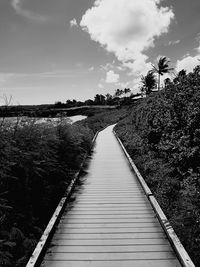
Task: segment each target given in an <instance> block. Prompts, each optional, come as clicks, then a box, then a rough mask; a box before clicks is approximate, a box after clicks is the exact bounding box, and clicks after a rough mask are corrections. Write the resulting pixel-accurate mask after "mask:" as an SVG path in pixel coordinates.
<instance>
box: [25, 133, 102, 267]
mask: <svg viewBox="0 0 200 267" xmlns="http://www.w3.org/2000/svg"><path fill="white" fill-rule="evenodd" d="M98 133H99V131H98V132H97V133H96V134H95V136H94V138H93V140H92V146H94V143H95V140H96V138H97V135H98ZM86 158H87V154H86V155H85V156H84V158H83V161H82V164H81V166H80V169H79V171H78V172H76V174H75V175H74V178H73V180H72V181H71V183H70V184H69V186H68V187H67V190H66V192H65V194H64V197H62V199H61V200H60V202H59V204H58V206H57V208H56V210H55V212H54V214H53V216H52V217H51V219H50V221H49V223H48V225H47V227H46V229H45V231H44V232H43V234H42V236H41V238H40V240H39V242H38V244H37V246H36V248H35V250H34V251H33V253H32V255H31V257H30V259H29V261H28V263H27V265H26V267H37V266H39V265H40V263H41V261H42V257H43V256H44V254H45V252H46V249H47V247H48V244H49V241H50V240H51V237H52V235H53V233H54V231H55V227H56V225H57V223H58V221H59V219H60V218H61V216H62V213H63V211H64V208H65V206H66V204H67V200H68V199H69V196H70V194H71V192H72V189H73V187H74V184H75V182H76V181H77V178H78V177H79V174H80V171H81V169H82V167H83V165H84V163H85V160H86Z"/></svg>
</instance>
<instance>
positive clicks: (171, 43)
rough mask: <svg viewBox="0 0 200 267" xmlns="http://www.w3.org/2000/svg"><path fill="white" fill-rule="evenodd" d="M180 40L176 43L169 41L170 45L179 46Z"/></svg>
mask: <svg viewBox="0 0 200 267" xmlns="http://www.w3.org/2000/svg"><path fill="white" fill-rule="evenodd" d="M179 43H180V40H176V41H169V43H168V45H176V44H179Z"/></svg>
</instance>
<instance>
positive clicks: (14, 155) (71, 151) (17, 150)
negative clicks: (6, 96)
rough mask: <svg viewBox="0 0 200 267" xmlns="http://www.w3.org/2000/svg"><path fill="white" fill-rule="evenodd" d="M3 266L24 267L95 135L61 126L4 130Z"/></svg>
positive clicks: (0, 152) (0, 179)
mask: <svg viewBox="0 0 200 267" xmlns="http://www.w3.org/2000/svg"><path fill="white" fill-rule="evenodd" d="M0 136H1V138H0V251H1V252H0V266H5V267H7V266H8V267H9V266H12V267H13V266H16V267H20V266H25V263H26V262H27V259H28V258H29V257H30V255H31V253H32V251H33V249H34V247H35V245H36V243H37V241H38V239H39V238H40V236H41V233H42V232H43V230H44V228H45V226H46V224H47V222H48V220H49V219H50V217H51V215H52V214H53V211H54V209H55V207H56V205H57V204H58V201H59V200H60V198H61V197H62V196H63V193H64V191H65V189H66V187H67V185H68V184H69V183H70V181H71V179H72V177H73V174H74V172H75V171H76V170H77V169H78V168H79V166H80V163H81V161H82V158H83V156H84V155H85V153H86V152H88V151H89V150H90V147H91V140H92V137H93V132H92V131H91V130H90V129H89V128H87V127H83V126H79V125H70V124H68V123H67V122H66V121H65V120H61V121H60V122H59V123H58V125H57V126H53V125H52V124H36V122H35V120H25V121H22V120H21V121H18V123H16V124H15V125H11V124H7V123H5V122H4V123H3V124H2V125H1V127H0Z"/></svg>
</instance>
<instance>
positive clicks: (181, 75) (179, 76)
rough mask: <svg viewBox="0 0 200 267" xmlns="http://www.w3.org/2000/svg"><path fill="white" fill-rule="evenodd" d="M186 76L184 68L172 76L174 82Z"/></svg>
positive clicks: (178, 81)
mask: <svg viewBox="0 0 200 267" xmlns="http://www.w3.org/2000/svg"><path fill="white" fill-rule="evenodd" d="M186 78H187V73H186V70H184V69H182V70H181V71H179V73H178V74H177V76H176V77H175V78H174V80H173V81H174V83H175V84H178V83H180V82H181V81H182V80H183V79H186Z"/></svg>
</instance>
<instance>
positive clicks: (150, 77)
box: [140, 71, 156, 95]
mask: <svg viewBox="0 0 200 267" xmlns="http://www.w3.org/2000/svg"><path fill="white" fill-rule="evenodd" d="M141 83H142V86H141V89H140V90H141V92H142V93H143V92H145V94H146V95H149V94H150V93H151V92H152V90H153V89H154V88H155V87H156V78H155V75H154V72H153V71H149V72H148V73H147V75H146V76H142V78H141Z"/></svg>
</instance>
